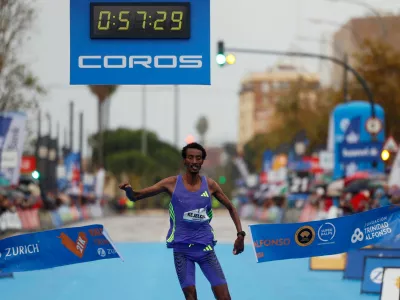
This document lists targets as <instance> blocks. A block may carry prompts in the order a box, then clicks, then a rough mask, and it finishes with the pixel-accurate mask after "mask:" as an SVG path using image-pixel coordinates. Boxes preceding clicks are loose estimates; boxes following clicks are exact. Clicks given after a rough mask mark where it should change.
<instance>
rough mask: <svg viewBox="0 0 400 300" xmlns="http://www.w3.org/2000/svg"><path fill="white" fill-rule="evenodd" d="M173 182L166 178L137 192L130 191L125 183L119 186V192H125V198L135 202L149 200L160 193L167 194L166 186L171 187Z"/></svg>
mask: <svg viewBox="0 0 400 300" xmlns="http://www.w3.org/2000/svg"><path fill="white" fill-rule="evenodd" d="M174 180H175V178H174V177H173V176H172V177H168V178H165V179H163V180H161V181H159V182H157V183H156V184H154V185H152V186H150V187H147V188H144V189H142V190H139V191H134V190H133V189H132V186H131V185H130V184H129V183H127V182H125V183H122V184H120V185H119V188H120V189H121V190H124V191H125V194H126V197H127V198H128V199H129V200H131V201H133V202H135V201H138V200H141V199H145V198H149V197H153V196H155V195H158V194H161V193H165V192H168V186H169V185H171V183H172V182H173V181H174Z"/></svg>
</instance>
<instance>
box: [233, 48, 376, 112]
mask: <svg viewBox="0 0 400 300" xmlns="http://www.w3.org/2000/svg"><path fill="white" fill-rule="evenodd" d="M226 51H230V52H233V53H234V52H237V53H249V54H264V55H286V56H299V57H312V58H319V59H324V60H330V61H332V62H334V63H336V64H338V65H341V66H342V67H343V68H345V69H347V70H349V71H350V72H351V73H353V75H354V76H355V77H356V78H357V80H358V82H359V83H360V84H361V85H362V87H363V89H364V91H365V93H366V94H367V97H368V100H369V102H370V104H371V117H372V118H375V116H376V114H375V105H374V104H375V101H374V95H373V94H372V91H371V89H370V88H369V86H368V84H367V82H366V81H365V79H364V78H362V76H361V75H360V74H359V73H358V72H357V71H356V70H355V69H353V68H352V67H351V66H350V65H349V64H346V63H345V62H343V61H342V60H340V59H338V58H335V57H330V56H326V55H318V54H313V53H302V52H285V51H274V50H257V49H244V48H226Z"/></svg>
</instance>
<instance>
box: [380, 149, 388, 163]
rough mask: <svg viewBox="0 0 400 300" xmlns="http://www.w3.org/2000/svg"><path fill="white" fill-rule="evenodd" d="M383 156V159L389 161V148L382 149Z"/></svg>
mask: <svg viewBox="0 0 400 300" xmlns="http://www.w3.org/2000/svg"><path fill="white" fill-rule="evenodd" d="M381 158H382V160H383V161H387V160H388V159H389V158H390V152H389V151H387V150H382V152H381Z"/></svg>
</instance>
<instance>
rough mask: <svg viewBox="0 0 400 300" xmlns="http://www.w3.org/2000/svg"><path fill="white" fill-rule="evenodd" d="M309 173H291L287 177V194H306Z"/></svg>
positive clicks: (309, 179) (308, 184)
mask: <svg viewBox="0 0 400 300" xmlns="http://www.w3.org/2000/svg"><path fill="white" fill-rule="evenodd" d="M310 182H311V178H310V173H309V172H296V171H293V172H291V173H290V175H289V193H291V194H298V193H308V192H309V187H310Z"/></svg>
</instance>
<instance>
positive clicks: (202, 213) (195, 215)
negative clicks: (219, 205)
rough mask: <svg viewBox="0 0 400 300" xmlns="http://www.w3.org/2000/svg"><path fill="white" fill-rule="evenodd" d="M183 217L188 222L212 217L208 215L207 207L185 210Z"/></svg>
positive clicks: (201, 220) (203, 220)
mask: <svg viewBox="0 0 400 300" xmlns="http://www.w3.org/2000/svg"><path fill="white" fill-rule="evenodd" d="M183 219H184V220H185V221H187V222H205V221H208V220H209V219H210V218H209V217H208V215H207V210H206V209H205V208H200V209H194V210H191V211H187V212H185V213H184V214H183Z"/></svg>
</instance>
